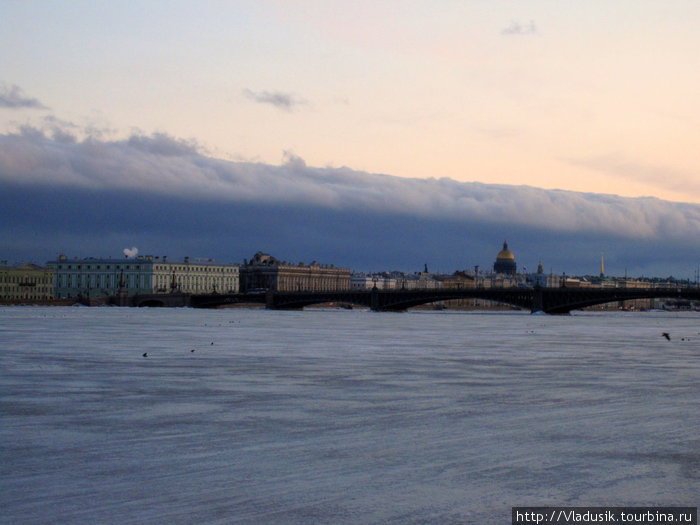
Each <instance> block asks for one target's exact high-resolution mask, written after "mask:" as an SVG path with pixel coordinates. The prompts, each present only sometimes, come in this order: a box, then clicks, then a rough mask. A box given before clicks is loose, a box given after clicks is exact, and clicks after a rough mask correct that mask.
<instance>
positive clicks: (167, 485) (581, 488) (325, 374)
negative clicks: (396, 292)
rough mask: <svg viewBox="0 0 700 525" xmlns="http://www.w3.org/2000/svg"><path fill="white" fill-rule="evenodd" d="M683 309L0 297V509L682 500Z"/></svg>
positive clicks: (414, 508) (295, 518) (295, 517)
mask: <svg viewBox="0 0 700 525" xmlns="http://www.w3.org/2000/svg"><path fill="white" fill-rule="evenodd" d="M699 321H700V316H699V315H698V314H696V313H684V314H673V313H667V312H660V313H651V312H649V313H630V312H625V313H620V314H618V313H603V314H598V313H596V314H593V313H591V314H578V315H573V316H561V317H560V316H531V315H527V314H520V313H490V314H487V313H453V312H449V311H447V312H445V311H443V312H409V313H403V314H396V313H373V312H368V311H345V310H343V311H329V310H307V311H303V312H279V311H265V310H245V309H232V310H215V311H202V310H192V309H128V308H125V309H121V308H59V307H54V308H38V307H36V308H35V307H14V308H12V307H7V308H0V345H1V351H0V417H1V425H0V454H1V455H0V458H1V468H2V471H1V473H2V477H1V481H0V507H1V508H2V515H1V516H0V520H1V521H2V522H4V523H168V524H174V523H202V524H204V523H256V524H257V523H300V524H301V523H304V524H306V523H408V524H412V523H486V524H490V523H496V524H498V523H503V524H506V523H510V512H511V507H512V506H520V505H532V506H544V505H600V506H602V505H615V506H623V505H687V506H695V505H697V504H698V494H700V435H699V431H700V322H699ZM662 332H669V333H670V334H671V340H670V341H667V340H666V339H664V338H663V337H661V334H662ZM192 350H194V352H192ZM144 352H146V353H147V354H148V357H142V354H143V353H144Z"/></svg>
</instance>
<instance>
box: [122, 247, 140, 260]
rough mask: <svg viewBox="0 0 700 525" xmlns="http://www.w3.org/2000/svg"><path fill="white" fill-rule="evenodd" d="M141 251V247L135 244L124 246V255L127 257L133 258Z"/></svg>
mask: <svg viewBox="0 0 700 525" xmlns="http://www.w3.org/2000/svg"><path fill="white" fill-rule="evenodd" d="M137 253H139V249H138V248H137V247H136V246H134V247H133V248H131V249H129V248H124V257H127V258H129V259H132V258H134V257H136V254H137Z"/></svg>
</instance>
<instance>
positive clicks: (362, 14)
mask: <svg viewBox="0 0 700 525" xmlns="http://www.w3.org/2000/svg"><path fill="white" fill-rule="evenodd" d="M697 20H700V3H698V2H696V1H680V0H669V1H665V2H658V1H654V2H651V1H643V0H635V1H625V0H617V1H615V2H609V1H587V2H556V1H529V2H520V1H498V0H496V1H494V2H477V1H464V0H462V1H450V0H445V1H441V2H427V1H415V0H404V1H393V0H386V1H379V2H378V1H376V0H374V1H364V0H356V1H353V2H328V1H312V0H308V1H297V0H285V1H272V0H269V1H264V0H258V1H250V2H246V1H197V2H194V1H177V0H176V1H154V0H150V1H149V0H145V1H142V2H111V1H110V2H102V1H95V0H90V1H79V0H71V1H59V0H55V1H51V2H26V1H17V0H4V1H3V2H2V3H0V49H1V50H2V51H0V185H1V186H2V188H0V189H3V193H4V196H3V197H2V202H3V203H4V204H3V206H4V207H5V212H6V213H5V214H4V215H5V218H4V219H0V220H2V223H0V233H2V237H0V240H2V243H3V244H4V246H5V252H6V253H5V256H2V254H0V259H13V258H18V259H23V258H31V257H36V258H41V257H50V256H54V255H55V253H54V252H57V251H59V252H64V251H69V252H71V253H75V252H81V253H76V254H79V255H89V253H85V252H87V251H88V250H89V249H93V250H100V251H102V252H107V251H109V250H110V248H109V246H108V242H109V243H112V246H113V248H111V250H112V252H116V253H121V251H122V248H124V247H132V246H136V245H137V244H141V245H142V248H141V249H142V250H147V251H148V250H150V251H155V249H156V247H158V248H161V249H163V250H165V249H170V251H171V252H172V251H173V250H175V254H178V253H179V252H182V255H186V254H187V253H185V252H186V251H188V250H189V251H192V250H197V251H199V252H217V253H216V255H217V256H219V257H225V258H234V259H235V258H239V257H240V258H242V257H244V256H245V257H249V256H251V255H252V253H254V251H256V250H255V249H254V246H255V245H256V244H257V245H261V244H263V245H267V246H268V250H270V251H273V249H274V248H278V249H282V250H285V252H286V253H288V254H289V255H287V254H285V253H276V254H275V255H277V256H278V257H279V258H285V257H292V256H297V257H298V258H299V259H300V260H309V259H310V258H314V257H315V256H316V255H318V257H327V258H331V259H332V260H330V261H327V262H335V263H339V264H346V265H356V266H358V267H369V266H375V267H376V266H379V265H381V263H382V259H381V257H384V258H385V259H383V261H385V262H386V264H389V263H392V264H395V265H396V266H402V265H403V266H406V267H412V266H414V265H420V268H422V265H423V262H424V261H423V260H424V259H425V262H430V261H429V260H431V261H435V264H437V265H439V266H444V267H445V268H442V269H443V270H447V269H457V268H451V267H450V265H455V266H457V267H458V268H459V267H464V266H472V265H476V264H480V265H482V266H484V265H485V266H489V265H491V264H492V259H493V255H494V254H495V253H497V251H498V250H499V249H500V247H501V246H500V245H501V243H502V242H503V240H504V239H505V238H508V240H509V243H510V245H511V248H513V250H514V252H515V253H516V257H517V256H518V254H521V255H522V257H523V258H524V259H525V258H526V259H527V261H523V264H525V262H527V264H528V265H529V266H530V267H532V266H536V265H537V262H538V260H540V259H547V258H548V262H549V263H551V265H552V271H557V272H561V271H566V270H567V269H568V270H569V271H584V270H585V269H589V270H591V271H590V272H589V273H597V271H596V269H597V268H598V267H599V265H600V255H601V253H606V254H607V255H606V259H609V261H610V263H609V264H608V265H607V266H609V267H610V265H612V266H611V267H612V268H614V269H615V270H616V271H617V272H618V273H622V272H624V271H633V272H634V271H636V272H638V273H644V272H662V273H670V272H671V271H673V272H676V273H681V274H685V275H687V276H688V277H693V276H694V275H695V272H696V268H697V265H698V263H699V262H700V241H699V240H698V238H700V235H698V233H700V211H699V210H700V156H698V155H697V151H698V150H699V149H700V148H699V146H700V144H699V142H700V140H699V139H700V96H698V95H700V54H698V53H697V50H698V49H700V32H698V31H697V27H696V26H697ZM52 192H53V193H52ZM64 193H65V198H64V199H63V203H57V202H54V204H53V207H51V206H48V205H47V202H48V201H47V200H46V199H49V200H50V196H51V195H53V196H57V195H59V194H60V195H64ZM11 196H12V199H14V200H11ZM77 196H82V197H83V199H84V201H83V202H84V203H85V204H84V206H85V205H87V208H84V209H83V210H82V212H81V213H82V215H81V214H76V213H75V209H74V208H71V207H70V206H69V205H68V204H67V203H69V202H73V203H75V199H76V198H77ZM119 198H122V199H126V200H119ZM136 201H139V202H141V204H143V205H148V206H152V207H154V208H152V209H156V208H158V207H161V208H162V213H161V214H160V215H159V216H158V217H152V216H149V218H148V221H150V222H148V221H147V220H146V218H142V219H141V220H140V222H139V219H138V217H139V216H143V215H144V214H143V212H142V211H139V212H136V211H133V213H136V215H137V217H135V218H131V219H129V225H128V227H127V225H125V224H124V223H123V222H122V221H123V214H122V215H120V216H119V217H116V218H115V217H112V218H109V217H103V216H99V214H100V213H103V212H104V209H99V206H98V205H96V204H95V203H99V205H100V206H111V207H113V208H124V209H131V207H132V206H133V203H134V202H136ZM175 201H177V203H178V205H180V206H184V207H185V208H186V209H187V210H188V211H187V213H185V212H184V211H183V209H184V208H183V207H180V208H179V209H178V212H177V213H180V219H179V220H175V217H174V216H175V213H176V212H175V206H176V203H175ZM90 203H92V204H90ZM18 204H21V205H18ZM42 206H43V207H42ZM47 206H48V207H47ZM220 207H223V208H220ZM161 208H159V209H161ZM243 208H245V209H246V210H247V211H248V212H250V213H252V212H253V211H254V212H256V213H258V214H264V215H265V217H266V218H265V219H264V220H260V221H258V222H257V223H255V224H251V223H249V222H247V221H246V220H243V219H241V218H240V214H241V213H240V212H241V210H242V209H243ZM214 209H216V210H219V211H221V212H222V213H224V212H225V213H227V214H228V217H229V218H228V220H229V222H228V223H226V224H222V223H221V219H220V218H217V217H215V216H214V215H213V213H212V211H211V210H214ZM294 210H297V211H294ZM299 210H305V211H306V213H307V215H308V216H303V214H302V215H300V213H299ZM195 212H196V213H197V214H199V215H197V214H195ZM314 214H316V215H314ZM146 215H148V214H146ZM81 217H82V219H81ZM341 218H342V219H343V220H341ZM205 219H206V220H205ZM370 219H371V221H370ZM346 220H347V221H349V225H354V226H356V229H355V230H354V231H351V232H350V231H348V232H345V233H346V235H347V238H346V241H347V242H345V244H342V243H340V242H338V241H337V240H336V239H333V236H334V234H335V233H337V232H338V231H339V228H340V229H341V230H342V229H343V228H348V227H349V226H348V225H346V224H345V222H343V221H346ZM81 221H82V222H81ZM100 221H107V222H105V224H106V225H108V226H109V227H110V229H111V230H114V231H112V232H110V233H109V235H108V234H105V233H104V231H103V233H102V234H100V233H99V231H98V230H97V228H96V226H95V224H100ZM207 221H208V222H207ZM266 221H267V223H266ZM174 222H179V223H181V224H180V226H179V230H178V231H174V230H172V229H168V224H173V223H174ZM192 223H194V226H193V224H192ZM21 224H24V226H25V227H26V228H28V230H27V232H26V235H25V236H24V237H23V238H18V237H17V235H16V233H15V232H16V231H17V230H18V228H19V227H20V225H21ZM29 224H31V225H32V226H31V228H30V227H29V226H28V225H29ZM155 224H157V227H156V226H154V225H155ZM265 224H267V226H265ZM329 224H336V226H335V230H328V228H325V229H324V227H326V226H327V225H329ZM68 225H70V226H71V228H73V230H74V232H78V231H80V232H82V233H81V234H80V235H82V236H79V235H78V234H77V233H75V234H73V235H72V234H71V232H69V231H66V228H67V226H68ZM292 225H293V226H294V227H293V228H292ZM103 226H104V225H103ZM195 226H196V227H197V228H198V229H196V228H195ZM243 227H246V228H248V231H249V236H250V237H257V238H255V239H252V240H251V241H250V242H243V241H240V240H238V239H236V240H235V241H232V240H231V239H230V238H229V237H227V246H229V247H230V249H229V250H224V249H222V248H221V247H218V246H217V247H214V246H213V244H211V243H215V242H216V238H213V239H212V238H208V237H207V235H206V232H217V235H218V236H219V237H221V236H222V235H227V236H232V235H234V234H233V233H232V232H234V231H235V230H236V229H237V228H243ZM61 228H63V229H61ZM285 229H288V230H289V231H288V232H287V234H286V235H284V236H283V235H281V234H280V233H279V232H280V231H282V230H285ZM360 229H362V231H363V232H365V233H364V235H365V237H364V238H363V237H362V236H361V235H360V233H359V232H360ZM300 232H304V233H303V234H302V233H300ZM368 232H369V233H368ZM239 234H240V233H239ZM389 234H391V235H393V236H394V237H393V240H392V241H391V242H387V240H386V238H383V237H382V235H389ZM466 235H468V237H465V236H466ZM178 238H179V239H181V247H180V248H177V247H176V248H169V247H170V246H171V244H170V245H169V244H167V243H168V242H171V243H172V241H173V239H178ZM204 239H207V240H208V241H210V244H209V245H205V244H204ZM323 239H325V242H323V241H322V240H323ZM368 239H369V240H368ZM370 241H371V242H370ZM373 242H374V243H378V244H372V243H373ZM392 242H393V243H395V246H393V245H392V246H393V248H391V249H390V245H391V243H392ZM562 243H565V244H566V246H568V248H567V249H566V250H563V249H562ZM363 244H366V247H365V249H364V251H365V256H364V257H360V256H358V255H357V253H358V250H359V249H360V246H362V245H363ZM349 245H350V246H351V247H350V248H348V246H349ZM207 246H208V247H207ZM417 246H418V247H423V248H425V251H428V252H431V253H421V250H420V249H417ZM331 247H334V248H333V249H331ZM516 247H519V249H520V251H518V250H517V249H516ZM260 248H264V246H261V247H260ZM660 249H663V250H665V252H664V253H663V254H661V253H658V252H659V250H660ZM246 250H253V251H252V252H251V253H246ZM482 251H484V253H483V254H482ZM414 252H415V253H414ZM449 252H455V253H460V254H461V255H460V256H459V257H457V256H456V255H455V256H452V257H450V256H448V255H447V253H449ZM469 253H474V255H469ZM477 253H478V255H476V254H477ZM189 255H192V253H190V254H189ZM207 255H208V254H207ZM674 255H675V256H676V258H675V259H674V258H673V256H674ZM581 256H585V257H586V264H585V267H584V265H582V264H581V260H580V258H579V257H581ZM338 259H342V260H338ZM681 259H682V260H681ZM593 260H595V261H596V262H595V263H593V262H592V261H593ZM616 261H617V263H616ZM322 262H323V261H322ZM543 264H544V266H545V268H547V267H548V264H547V262H545V261H543ZM363 269H364V268H363Z"/></svg>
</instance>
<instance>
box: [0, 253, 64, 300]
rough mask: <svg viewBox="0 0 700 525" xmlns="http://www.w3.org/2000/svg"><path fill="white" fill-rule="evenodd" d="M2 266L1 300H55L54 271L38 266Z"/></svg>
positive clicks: (0, 270)
mask: <svg viewBox="0 0 700 525" xmlns="http://www.w3.org/2000/svg"><path fill="white" fill-rule="evenodd" d="M3 262H5V264H3V265H1V266H0V300H3V301H27V300H33V301H37V300H38V301H48V300H50V299H52V298H53V295H54V289H53V270H52V269H51V268H42V267H41V266H37V265H36V264H23V265H21V266H8V265H7V263H6V261H3Z"/></svg>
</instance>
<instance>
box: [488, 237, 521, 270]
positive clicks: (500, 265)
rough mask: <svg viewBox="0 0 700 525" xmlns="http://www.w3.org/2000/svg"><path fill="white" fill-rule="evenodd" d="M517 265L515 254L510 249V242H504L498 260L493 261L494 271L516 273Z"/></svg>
mask: <svg viewBox="0 0 700 525" xmlns="http://www.w3.org/2000/svg"><path fill="white" fill-rule="evenodd" d="M516 270H517V265H516V264H515V256H514V255H513V253H512V252H511V251H510V250H509V249H508V243H507V242H505V241H504V242H503V249H502V250H501V251H500V252H498V255H497V256H496V262H495V263H493V271H494V272H495V273H502V274H506V275H515V272H516Z"/></svg>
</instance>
